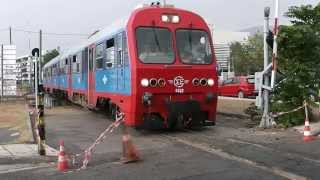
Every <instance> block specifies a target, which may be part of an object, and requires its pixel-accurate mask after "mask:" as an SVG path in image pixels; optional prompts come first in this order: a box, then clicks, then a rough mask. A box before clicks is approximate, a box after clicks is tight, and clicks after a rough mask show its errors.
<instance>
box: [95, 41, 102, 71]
mask: <svg viewBox="0 0 320 180" xmlns="http://www.w3.org/2000/svg"><path fill="white" fill-rule="evenodd" d="M102 68H103V44H102V43H101V44H98V45H97V46H96V69H102Z"/></svg>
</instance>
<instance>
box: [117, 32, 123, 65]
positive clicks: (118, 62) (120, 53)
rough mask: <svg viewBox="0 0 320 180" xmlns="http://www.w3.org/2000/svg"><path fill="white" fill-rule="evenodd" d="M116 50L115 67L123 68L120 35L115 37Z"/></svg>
mask: <svg viewBox="0 0 320 180" xmlns="http://www.w3.org/2000/svg"><path fill="white" fill-rule="evenodd" d="M116 42H117V43H116V49H117V57H116V58H117V65H118V67H119V66H123V39H122V33H120V34H118V35H117V41H116Z"/></svg>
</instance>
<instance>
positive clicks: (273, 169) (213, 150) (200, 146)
mask: <svg viewBox="0 0 320 180" xmlns="http://www.w3.org/2000/svg"><path fill="white" fill-rule="evenodd" d="M162 136H163V137H165V138H167V139H169V140H172V141H176V142H179V143H182V144H185V145H188V146H191V147H193V148H196V149H199V150H202V151H205V152H208V153H210V154H215V155H218V156H220V157H223V158H225V159H230V160H234V161H238V162H240V163H245V164H248V165H250V166H253V167H255V168H258V169H261V170H264V171H267V172H271V173H273V174H276V175H279V176H281V177H284V178H288V179H292V180H307V178H306V177H303V176H300V175H297V174H294V173H291V172H287V171H284V170H281V169H280V168H278V167H267V166H263V165H261V164H260V163H257V162H254V161H251V160H249V159H245V158H242V157H238V156H235V155H232V154H229V153H227V152H224V151H223V150H221V149H218V148H215V147H213V146H210V147H209V146H208V145H205V144H200V143H194V142H190V141H187V140H184V139H181V138H178V137H172V136H169V135H162Z"/></svg>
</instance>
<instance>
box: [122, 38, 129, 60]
mask: <svg viewBox="0 0 320 180" xmlns="http://www.w3.org/2000/svg"><path fill="white" fill-rule="evenodd" d="M122 47H123V61H124V65H125V66H129V52H128V44H127V34H126V32H123V33H122Z"/></svg>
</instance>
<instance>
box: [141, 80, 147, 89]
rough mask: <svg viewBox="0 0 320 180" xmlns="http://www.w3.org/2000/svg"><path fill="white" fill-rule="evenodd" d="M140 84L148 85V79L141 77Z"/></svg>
mask: <svg viewBox="0 0 320 180" xmlns="http://www.w3.org/2000/svg"><path fill="white" fill-rule="evenodd" d="M141 86H143V87H148V86H149V80H148V79H141Z"/></svg>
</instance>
